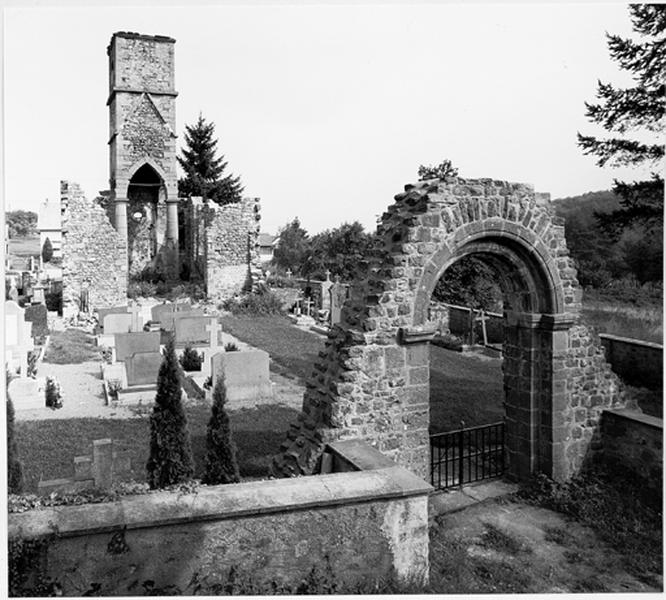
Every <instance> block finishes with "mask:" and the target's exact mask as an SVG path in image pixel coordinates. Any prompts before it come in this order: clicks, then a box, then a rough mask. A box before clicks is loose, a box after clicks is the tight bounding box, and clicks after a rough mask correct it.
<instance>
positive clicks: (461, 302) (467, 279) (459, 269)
mask: <svg viewBox="0 0 666 600" xmlns="http://www.w3.org/2000/svg"><path fill="white" fill-rule="evenodd" d="M496 281H497V276H496V273H495V272H494V271H493V270H492V269H491V268H490V267H489V266H488V265H486V264H484V263H483V262H482V261H481V260H479V259H478V258H475V257H473V256H465V257H463V258H461V259H460V260H458V261H456V262H455V263H454V264H452V265H451V266H450V267H449V268H448V269H447V270H446V271H445V272H444V274H443V275H442V277H440V279H439V281H438V282H437V284H436V285H435V289H434V290H433V293H432V297H433V299H434V300H437V301H439V302H445V303H447V304H457V305H458V306H469V307H470V308H474V309H477V310H478V309H483V310H486V311H501V309H502V292H501V290H500V288H499V286H498V285H497V283H496Z"/></svg>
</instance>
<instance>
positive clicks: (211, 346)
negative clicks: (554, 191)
mask: <svg viewBox="0 0 666 600" xmlns="http://www.w3.org/2000/svg"><path fill="white" fill-rule="evenodd" d="M209 319H210V324H209V325H206V331H207V332H208V334H209V335H210V340H209V341H208V348H204V349H203V355H204V356H203V362H202V363H201V374H202V375H204V376H206V377H207V376H208V375H210V374H211V373H212V372H213V371H212V368H213V366H212V360H213V356H215V355H216V354H218V353H219V352H220V345H219V339H220V338H219V336H220V333H221V332H222V325H221V324H220V322H219V321H218V320H217V317H209Z"/></svg>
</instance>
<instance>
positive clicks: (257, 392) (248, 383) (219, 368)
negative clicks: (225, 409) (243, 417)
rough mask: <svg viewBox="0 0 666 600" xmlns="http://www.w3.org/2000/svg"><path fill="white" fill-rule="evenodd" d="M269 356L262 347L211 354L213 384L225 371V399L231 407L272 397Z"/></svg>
mask: <svg viewBox="0 0 666 600" xmlns="http://www.w3.org/2000/svg"><path fill="white" fill-rule="evenodd" d="M268 364H269V355H268V352H264V351H263V350H249V351H242V352H222V353H220V354H216V355H215V356H213V386H214V385H215V383H216V382H217V378H218V377H219V376H220V374H224V383H225V385H226V388H227V400H228V401H229V403H230V405H231V406H233V405H234V404H235V405H236V406H254V405H256V404H261V403H266V402H267V401H270V399H272V397H273V386H272V384H271V381H270V378H269V368H268Z"/></svg>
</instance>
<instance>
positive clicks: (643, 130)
mask: <svg viewBox="0 0 666 600" xmlns="http://www.w3.org/2000/svg"><path fill="white" fill-rule="evenodd" d="M629 11H630V14H631V19H632V24H633V29H634V32H635V33H636V34H637V36H638V39H637V40H634V39H628V38H622V37H620V36H618V35H610V34H609V35H608V36H607V37H608V48H609V52H610V56H611V58H612V59H613V60H614V61H616V62H617V63H618V64H619V67H620V68H621V69H622V70H624V71H627V72H628V73H630V74H631V76H632V77H633V79H634V85H633V86H631V87H627V88H625V89H622V88H618V87H615V86H613V85H612V84H610V83H603V82H601V81H600V82H599V83H598V87H597V100H598V102H597V103H594V104H592V103H586V109H587V110H586V116H587V117H588V118H589V119H590V121H592V122H593V123H596V124H598V125H601V126H602V127H603V128H604V129H605V130H606V131H607V132H608V133H609V134H610V135H609V137H606V138H603V139H602V138H598V137H596V136H591V135H581V134H580V133H579V134H578V144H579V146H580V147H581V148H582V149H583V153H584V154H590V155H594V156H596V157H597V164H598V165H599V166H601V167H603V166H606V165H608V166H612V167H618V166H640V165H645V166H648V167H650V168H653V169H654V168H655V167H657V166H658V165H659V164H660V163H661V162H662V159H663V157H664V145H663V139H662V137H661V136H662V134H663V131H664V109H665V108H666V96H665V93H666V85H665V83H664V75H665V73H666V39H665V32H666V5H663V4H632V5H630V6H629ZM650 138H654V139H651V140H650V141H646V140H648V139H650ZM663 185H664V182H663V178H662V176H661V174H660V169H658V168H657V169H656V170H655V171H654V172H653V173H652V176H651V178H650V179H648V180H646V181H636V182H633V183H626V182H622V181H615V184H614V188H613V191H614V192H615V193H616V194H617V195H618V196H619V198H620V207H619V208H617V209H616V210H613V211H612V212H610V213H608V214H605V215H604V214H600V215H599V217H598V218H599V221H600V223H601V225H602V226H603V227H604V228H605V229H607V230H608V231H609V232H610V233H611V234H613V235H614V236H616V237H619V235H620V234H621V232H622V230H623V229H624V228H626V227H628V226H631V225H634V224H637V223H638V224H643V225H645V226H648V227H651V228H657V229H659V228H662V227H663V208H664V193H663Z"/></svg>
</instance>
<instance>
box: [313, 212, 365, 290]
mask: <svg viewBox="0 0 666 600" xmlns="http://www.w3.org/2000/svg"><path fill="white" fill-rule="evenodd" d="M375 239H376V236H375V235H374V234H371V233H366V232H365V231H364V230H363V225H361V224H360V223H359V222H358V221H354V222H353V223H343V224H342V225H340V226H339V227H336V228H335V229H327V230H325V231H322V232H321V233H318V234H316V235H314V236H312V238H311V240H310V244H309V249H308V253H307V257H306V260H305V265H304V266H303V274H304V275H306V276H309V277H312V278H319V279H323V278H324V277H325V274H326V271H327V270H328V271H330V272H331V273H332V274H333V275H339V276H340V278H341V279H342V280H343V281H352V280H353V279H354V278H355V276H356V273H357V272H358V269H359V265H360V264H361V262H362V261H363V260H365V259H367V257H368V255H369V254H370V253H371V251H372V248H373V246H374V243H375Z"/></svg>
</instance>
